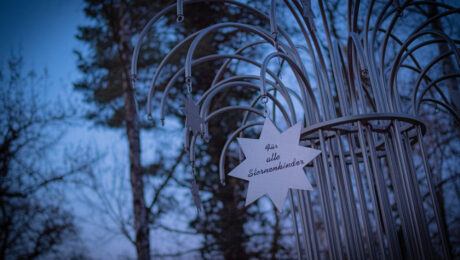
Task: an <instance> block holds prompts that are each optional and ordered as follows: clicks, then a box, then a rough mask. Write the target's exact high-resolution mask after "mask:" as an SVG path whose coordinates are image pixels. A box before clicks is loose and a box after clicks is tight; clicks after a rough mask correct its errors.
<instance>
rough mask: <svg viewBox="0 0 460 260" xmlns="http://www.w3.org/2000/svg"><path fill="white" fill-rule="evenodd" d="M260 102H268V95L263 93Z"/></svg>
mask: <svg viewBox="0 0 460 260" xmlns="http://www.w3.org/2000/svg"><path fill="white" fill-rule="evenodd" d="M260 102H261V103H262V104H264V105H265V104H267V103H268V96H267V95H262V97H261V99H260Z"/></svg>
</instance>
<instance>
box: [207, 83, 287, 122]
mask: <svg viewBox="0 0 460 260" xmlns="http://www.w3.org/2000/svg"><path fill="white" fill-rule="evenodd" d="M240 86H241V87H247V88H249V89H253V90H258V89H260V88H259V87H258V86H257V85H256V84H253V83H250V82H246V81H231V82H227V83H225V84H221V85H217V87H216V88H214V89H213V91H212V92H211V93H209V95H208V96H207V97H206V98H205V99H204V102H203V105H202V106H201V113H200V114H201V116H203V117H206V115H207V114H208V109H209V104H210V102H211V100H212V99H213V98H214V96H215V95H217V94H218V93H219V92H220V91H222V90H224V89H227V88H233V87H240ZM273 86H274V87H275V89H278V90H279V91H280V92H281V94H282V95H283V98H284V99H285V100H286V101H287V102H288V106H289V110H290V111H291V116H292V118H294V117H295V110H294V106H293V105H292V103H290V104H289V98H288V97H286V96H285V93H283V91H282V90H281V88H279V87H278V86H277V85H276V84H273ZM200 100H202V99H200Z"/></svg>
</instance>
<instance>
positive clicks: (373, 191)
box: [131, 0, 460, 259]
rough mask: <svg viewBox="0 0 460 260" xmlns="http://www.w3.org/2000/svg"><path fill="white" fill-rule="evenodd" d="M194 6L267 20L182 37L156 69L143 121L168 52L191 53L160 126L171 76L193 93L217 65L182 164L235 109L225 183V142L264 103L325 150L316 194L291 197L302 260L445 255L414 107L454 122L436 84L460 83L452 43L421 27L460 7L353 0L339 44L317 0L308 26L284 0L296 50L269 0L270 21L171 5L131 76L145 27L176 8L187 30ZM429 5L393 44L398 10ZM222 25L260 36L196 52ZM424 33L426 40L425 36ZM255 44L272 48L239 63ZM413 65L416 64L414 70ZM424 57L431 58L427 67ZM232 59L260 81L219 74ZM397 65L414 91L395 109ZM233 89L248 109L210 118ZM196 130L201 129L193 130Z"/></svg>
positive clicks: (257, 116) (305, 5)
mask: <svg viewBox="0 0 460 260" xmlns="http://www.w3.org/2000/svg"><path fill="white" fill-rule="evenodd" d="M198 2H214V3H219V4H226V5H232V6H234V7H235V8H243V9H245V10H247V11H249V12H251V13H253V14H254V15H256V16H257V17H259V18H261V19H265V20H266V21H267V22H269V23H270V31H267V30H265V29H263V28H261V27H257V26H254V25H250V24H243V23H238V22H226V23H220V24H214V25H211V26H209V27H206V28H204V29H202V30H200V31H197V32H195V33H193V34H191V35H189V36H188V37H186V38H185V39H183V40H182V41H180V42H179V43H178V44H177V45H176V46H175V47H174V48H173V49H171V51H170V52H169V53H168V55H167V56H166V57H164V59H163V60H162V62H161V63H160V65H159V66H158V68H156V71H155V74H154V75H153V78H152V80H151V84H150V91H149V95H148V105H147V109H148V114H149V115H151V112H152V106H153V104H151V101H152V96H153V95H154V92H155V90H156V86H157V81H158V79H159V76H160V74H161V73H162V69H163V68H164V67H165V65H166V64H167V63H168V62H169V60H170V58H171V57H172V55H173V54H175V53H177V52H178V50H180V49H182V48H185V46H188V52H187V56H186V59H185V64H184V66H183V67H182V68H180V69H179V70H177V72H175V74H174V75H173V76H172V77H171V79H170V80H169V82H168V84H167V85H166V87H165V89H164V91H163V93H162V99H161V104H160V111H161V115H160V117H161V119H162V120H164V118H165V107H166V106H167V100H168V94H169V92H170V91H171V89H172V88H174V87H177V84H175V83H176V81H177V80H178V79H179V78H180V77H184V79H185V82H186V89H187V90H188V91H190V92H191V91H192V77H193V70H192V69H193V67H194V66H198V65H200V64H203V63H206V62H209V61H214V60H223V61H224V62H223V65H222V67H221V68H220V69H219V71H218V73H217V74H216V75H215V77H214V80H213V83H212V84H211V85H210V86H209V88H208V89H207V91H205V92H204V93H203V95H202V96H201V97H200V99H199V100H197V101H196V102H195V103H193V104H196V105H197V106H198V107H199V116H200V118H198V119H197V118H195V117H196V115H195V117H194V119H193V121H192V122H193V123H194V126H192V127H191V129H192V130H193V131H187V133H186V138H185V140H186V141H185V146H186V149H189V151H190V161H191V162H192V163H193V162H194V161H195V149H194V147H195V144H196V140H197V137H199V136H198V134H199V133H200V134H201V133H202V132H203V135H204V137H206V136H207V134H208V133H207V124H208V122H210V121H211V120H216V119H218V118H219V116H220V115H221V114H222V113H225V112H228V111H240V112H241V113H242V118H243V119H242V122H241V127H239V128H238V129H235V131H234V133H233V134H232V135H231V137H230V138H229V139H228V141H227V143H226V144H225V146H224V147H223V149H222V153H221V156H220V169H219V170H220V178H221V182H222V184H225V179H226V172H225V169H224V163H225V159H226V156H227V152H228V150H229V147H230V144H231V143H232V142H235V138H236V137H238V136H242V135H244V131H245V130H246V129H249V128H252V127H255V126H257V125H261V124H262V123H263V121H264V120H263V118H264V117H265V116H267V115H268V113H267V106H274V107H275V108H276V111H279V113H281V115H282V117H281V118H277V122H281V121H283V122H282V124H283V125H284V126H291V125H293V124H295V123H297V122H298V121H303V122H304V128H303V130H302V134H301V144H302V145H304V146H306V147H311V148H315V149H319V150H321V152H322V153H321V155H320V156H319V157H318V158H317V159H315V161H314V163H313V164H312V165H310V166H309V167H307V168H306V174H307V176H308V177H309V178H310V179H311V180H313V181H314V183H315V185H316V187H315V190H314V191H291V192H290V195H289V200H290V204H291V212H292V214H291V215H292V221H293V224H294V225H293V226H294V228H295V234H296V240H295V241H296V246H297V252H298V258H299V259H302V258H308V259H319V258H325V257H326V258H331V259H344V258H347V259H365V258H370V259H386V258H391V259H400V258H408V259H431V258H435V257H443V258H450V257H451V256H450V252H449V250H448V248H447V238H446V233H445V230H446V227H445V226H443V222H442V221H441V219H440V218H441V216H440V210H439V205H438V202H437V199H436V196H435V190H434V189H435V183H434V182H433V177H432V173H431V172H430V169H429V167H428V165H427V155H426V153H425V150H424V148H423V143H422V136H423V135H424V133H425V131H426V127H425V125H424V123H423V122H422V121H421V120H420V119H419V117H418V114H419V113H420V111H421V105H422V104H424V103H426V102H431V103H436V104H438V105H440V106H443V107H444V108H446V109H447V110H448V111H450V112H451V113H452V115H453V116H454V117H455V118H456V119H457V120H460V115H459V113H458V110H457V109H456V108H455V107H454V106H453V105H452V104H451V102H449V100H448V98H447V97H446V95H445V94H444V92H443V91H442V89H441V86H440V83H441V82H442V81H445V80H447V79H451V78H458V77H459V76H460V72H459V66H460V50H459V48H458V46H459V43H460V42H459V41H458V40H453V39H451V38H449V37H448V36H447V35H446V34H444V33H443V32H439V31H436V30H433V29H430V27H429V26H428V25H429V24H430V23H432V22H433V21H435V20H438V19H441V18H442V17H446V16H449V15H455V14H459V13H460V10H459V9H455V8H453V7H451V6H448V5H446V4H442V3H437V2H431V1H405V2H404V3H400V2H399V1H398V0H394V1H388V2H387V3H385V4H383V5H382V4H379V7H378V8H377V7H376V5H377V3H376V1H374V0H371V1H370V2H369V3H367V4H366V6H365V7H366V8H367V10H363V9H360V7H361V6H362V5H363V4H362V3H361V2H360V1H348V6H347V7H344V8H348V9H347V11H348V12H347V13H348V16H347V24H346V28H347V29H346V30H347V37H348V38H347V40H346V41H345V42H337V41H334V39H333V37H331V33H330V31H329V26H328V23H329V22H330V21H328V19H327V16H326V13H325V10H324V2H323V0H318V2H317V7H318V9H319V14H320V15H319V17H316V18H315V16H314V14H313V11H312V6H311V3H310V1H309V0H301V1H298V0H285V1H284V4H285V5H286V7H287V8H288V9H289V11H290V15H291V16H292V19H293V20H294V21H295V22H296V26H297V27H298V28H299V29H300V32H301V34H302V36H303V39H302V42H300V45H297V44H296V43H298V42H296V43H294V40H293V39H291V37H290V35H288V34H287V33H286V32H285V31H284V30H282V29H281V28H280V27H279V26H278V24H277V22H276V19H275V17H276V13H275V11H276V8H275V7H276V3H275V1H274V0H272V1H271V7H270V14H269V15H266V14H265V13H262V12H260V11H259V10H257V9H255V8H253V7H251V6H248V5H246V4H245V3H241V2H237V1H231V0H229V1H221V0H219V1H218V0H214V1H212V0H192V1H178V2H177V4H176V5H171V6H169V7H166V8H165V9H163V10H162V11H160V12H159V13H158V14H156V15H155V17H153V18H152V19H151V20H150V21H149V22H148V23H147V25H146V26H145V28H144V29H143V30H142V32H141V33H140V35H139V39H138V43H137V45H136V46H135V50H134V55H133V57H132V72H131V73H132V76H133V79H135V76H136V74H137V59H138V56H139V52H140V48H141V43H142V41H143V39H144V38H145V36H146V35H147V34H148V33H149V30H150V29H151V28H152V26H153V25H154V24H155V23H156V22H157V21H159V20H160V18H161V17H163V16H164V15H165V14H166V13H168V12H171V11H173V10H174V9H176V11H177V21H178V22H182V21H184V22H186V15H185V16H184V13H183V5H187V4H194V3H198ZM279 4H281V3H279ZM426 6H436V7H437V8H439V10H440V11H439V13H438V14H437V15H435V16H433V17H429V18H427V19H425V20H424V21H420V22H419V24H418V26H416V27H414V28H415V29H413V30H412V31H411V32H407V33H405V37H404V38H401V37H400V36H397V34H396V33H395V30H396V29H395V28H397V26H398V21H399V20H400V19H401V17H402V15H403V14H404V12H406V10H407V9H409V8H413V7H426ZM361 8H363V7H361ZM360 10H361V11H363V12H364V13H365V18H364V19H362V21H363V24H361V25H360V26H359V28H358V18H359V16H360V15H362V12H360ZM184 17H185V20H184ZM314 19H318V20H320V21H321V22H322V23H321V24H322V27H318V28H317V27H316V26H317V25H315V20H314ZM317 22H318V21H317ZM226 28H232V29H236V30H238V31H241V32H245V33H247V34H251V35H253V36H254V37H255V38H259V39H260V40H257V41H254V42H251V43H248V44H246V45H244V46H241V47H240V48H239V49H237V50H235V51H234V52H233V53H228V54H214V55H209V56H204V57H196V56H194V52H195V50H196V48H197V47H198V46H199V45H200V44H202V39H203V38H204V37H205V36H206V35H208V34H210V33H211V32H213V31H216V30H222V29H226ZM320 35H321V37H323V38H324V39H325V40H326V47H325V48H323V47H321V45H320ZM426 35H431V36H432V37H431V38H426V37H425V36H426ZM439 43H445V44H447V45H448V51H447V52H446V53H441V54H440V55H439V56H437V57H435V58H433V59H430V58H429V57H427V56H425V57H420V55H419V52H417V50H419V49H421V48H424V47H426V46H431V45H433V46H436V44H439ZM263 44H266V45H271V46H273V49H274V50H275V51H274V52H272V53H270V54H268V55H266V56H265V58H264V59H263V62H261V63H260V62H257V61H256V60H253V59H251V58H248V57H246V56H245V50H247V49H248V48H257V47H259V46H261V45H263ZM302 45H305V46H302ZM390 45H391V47H392V48H393V50H395V55H394V56H393V57H392V59H391V60H389V58H388V56H391V55H388V52H389V49H390V47H389V46H390ZM301 52H305V53H303V54H307V55H308V60H309V62H308V63H307V62H306V60H305V58H302V57H303V56H302V55H301ZM452 57H453V58H454V60H455V62H456V63H454V64H455V66H456V67H455V68H454V70H456V73H453V74H449V75H439V74H437V76H438V77H437V78H433V77H431V78H430V77H428V74H429V72H430V69H432V68H433V67H434V65H436V64H438V63H440V62H441V61H443V60H444V59H451V58H452ZM273 59H276V60H281V61H282V62H281V65H284V64H286V65H287V68H289V69H290V70H291V71H292V73H293V75H294V77H295V79H296V81H297V84H298V86H296V87H289V86H287V84H286V83H285V82H284V81H283V79H281V78H280V76H279V75H280V74H279V73H277V72H274V71H271V70H269V69H268V67H269V63H270V62H271V61H272V60H273ZM420 59H423V60H424V61H425V62H420ZM426 59H430V61H429V62H426ZM235 60H238V61H240V64H244V65H245V66H256V67H258V68H259V71H260V74H259V75H236V76H231V77H227V78H225V77H224V72H225V71H226V70H227V69H228V66H229V64H230V63H231V62H232V61H235ZM326 60H329V61H330V64H331V68H332V69H331V70H328V68H327V65H326ZM421 64H427V65H425V66H423V65H421ZM403 69H405V70H410V71H411V73H415V74H417V76H416V77H417V81H416V84H415V86H413V87H411V88H412V94H411V102H410V106H409V105H404V104H405V103H404V102H403V101H402V100H401V93H400V90H399V89H400V88H406V89H407V87H406V86H403V85H401V83H400V81H401V79H400V78H398V75H399V76H401V75H405V74H404V73H406V72H402V70H403ZM134 83H135V82H133V86H134ZM423 84H425V86H424V87H422V86H423ZM179 87H181V86H179ZM236 87H244V88H247V89H250V90H253V91H254V92H255V93H256V94H255V98H254V101H253V102H252V103H251V104H249V105H245V106H239V105H237V106H228V107H224V108H220V109H218V110H215V111H211V108H210V103H211V102H212V100H213V98H214V97H215V96H216V95H217V94H218V93H220V92H222V91H223V90H228V89H230V90H231V89H234V88H236ZM189 102H193V101H191V100H190V101H189ZM258 102H261V103H262V105H263V106H262V107H264V110H262V109H260V107H259V108H258V107H257V104H258ZM406 103H407V102H406ZM299 115H300V116H299ZM188 119H189V118H188V117H187V120H188ZM201 120H202V122H201ZM195 123H196V124H195ZM197 124H200V125H201V128H202V129H201V130H202V131H200V129H199V127H197V126H196V125H197ZM414 145H417V146H418V147H419V150H420V154H419V155H418V156H419V157H418V158H420V159H421V161H422V164H423V166H424V174H425V176H424V181H426V183H427V186H428V189H429V195H430V198H431V201H430V203H432V205H433V206H432V208H431V209H427V208H426V207H424V206H425V202H424V201H423V199H422V194H421V191H420V184H419V182H418V179H417V172H416V170H415V167H414V165H415V162H414V151H413V148H414ZM313 198H314V199H315V200H319V205H320V212H321V215H320V216H318V215H314V214H313V209H312V199H313ZM427 211H430V214H434V218H435V220H436V228H435V229H433V228H430V227H429V226H428V224H427V216H426V214H427ZM318 221H319V222H322V223H323V227H322V228H319V227H318V226H316V225H315V223H316V222H318ZM321 232H322V233H323V234H325V237H326V239H325V240H320V239H319V238H318V234H319V233H321ZM433 236H437V237H438V238H439V240H440V241H441V243H440V246H435V243H433V238H432V237H433Z"/></svg>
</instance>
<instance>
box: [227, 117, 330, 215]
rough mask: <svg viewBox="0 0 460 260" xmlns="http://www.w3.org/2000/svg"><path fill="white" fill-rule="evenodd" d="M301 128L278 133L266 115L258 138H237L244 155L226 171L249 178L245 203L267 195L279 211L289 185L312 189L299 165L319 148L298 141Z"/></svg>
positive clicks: (306, 161)
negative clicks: (243, 157) (231, 168)
mask: <svg viewBox="0 0 460 260" xmlns="http://www.w3.org/2000/svg"><path fill="white" fill-rule="evenodd" d="M301 128H302V126H301V124H300V123H298V124H296V125H295V126H293V127H290V128H289V129H287V130H286V131H284V132H283V133H280V132H279V131H278V129H277V128H276V126H275V125H274V124H273V122H272V121H271V120H270V119H268V118H267V119H265V123H264V125H263V128H262V133H261V134H260V138H259V139H250V138H238V139H237V140H238V143H239V145H240V147H241V149H242V150H243V153H244V155H245V156H246V159H245V160H244V161H243V162H242V163H241V164H239V165H238V166H237V167H235V168H234V169H233V170H232V171H231V172H230V173H229V174H228V175H229V176H232V177H236V178H239V179H243V180H247V181H249V185H248V192H247V195H246V206H247V205H249V204H250V203H252V202H254V201H256V200H257V199H259V198H260V197H262V196H264V195H268V197H269V198H270V199H271V200H272V201H273V203H274V204H275V206H276V208H277V209H278V210H279V211H281V210H282V209H283V206H284V202H285V200H286V195H287V192H288V190H289V189H300V190H312V186H311V184H310V182H309V181H308V179H307V176H306V175H305V172H304V170H303V167H304V166H305V165H306V164H308V163H309V162H311V161H312V160H313V159H314V158H315V157H316V156H318V155H319V154H320V153H321V151H319V150H316V149H312V148H307V147H303V146H300V145H299V139H300V132H301Z"/></svg>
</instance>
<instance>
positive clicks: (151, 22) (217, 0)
mask: <svg viewBox="0 0 460 260" xmlns="http://www.w3.org/2000/svg"><path fill="white" fill-rule="evenodd" d="M203 2H204V3H208V2H215V3H222V4H232V5H236V6H238V7H240V8H243V9H245V10H247V11H250V12H252V13H254V14H255V15H256V16H258V17H260V18H262V19H265V20H269V17H267V16H266V15H265V14H264V13H262V12H260V11H259V10H257V9H255V8H253V7H251V6H249V5H246V4H243V3H241V2H237V1H233V0H189V1H184V2H183V5H188V4H195V3H203ZM174 8H177V6H176V4H171V5H170V6H168V7H166V8H164V9H162V10H161V11H159V12H158V13H157V14H156V15H155V16H154V17H152V18H151V19H150V20H149V21H148V22H147V24H146V25H145V26H144V28H143V29H142V31H141V33H140V34H139V38H138V41H137V43H136V45H135V46H134V52H133V56H132V58H131V76H133V77H135V76H136V74H137V60H138V57H139V52H140V48H141V45H142V42H143V40H144V38H145V36H146V35H147V33H148V31H149V30H150V28H152V26H153V25H154V24H155V23H156V22H158V20H160V19H161V18H162V17H163V16H164V15H165V14H166V13H167V12H169V11H171V10H174ZM280 32H281V33H282V34H283V35H284V34H286V33H285V32H284V31H283V30H281V29H280Z"/></svg>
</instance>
